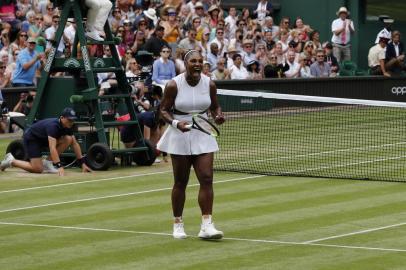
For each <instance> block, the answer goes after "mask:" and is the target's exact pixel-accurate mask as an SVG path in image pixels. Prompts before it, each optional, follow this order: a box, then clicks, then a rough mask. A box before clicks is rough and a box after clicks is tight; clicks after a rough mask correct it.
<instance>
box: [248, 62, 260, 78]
mask: <svg viewBox="0 0 406 270" xmlns="http://www.w3.org/2000/svg"><path fill="white" fill-rule="evenodd" d="M247 71H248V79H251V80H261V79H262V73H261V72H260V68H259V63H258V61H255V60H252V61H251V62H249V63H248V65H247Z"/></svg>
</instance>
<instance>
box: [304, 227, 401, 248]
mask: <svg viewBox="0 0 406 270" xmlns="http://www.w3.org/2000/svg"><path fill="white" fill-rule="evenodd" d="M404 225H406V222H403V223H398V224H393V225H388V226H383V227H377V228H371V229H366V230H362V231H356V232H351V233H345V234H339V235H334V236H329V237H324V238H319V239H314V240H309V241H306V242H303V243H305V244H310V243H316V242H321V241H325V240H330V239H337V238H342V237H346V236H351V235H357V234H363V233H369V232H376V231H381V230H385V229H389V228H396V227H400V226H404Z"/></svg>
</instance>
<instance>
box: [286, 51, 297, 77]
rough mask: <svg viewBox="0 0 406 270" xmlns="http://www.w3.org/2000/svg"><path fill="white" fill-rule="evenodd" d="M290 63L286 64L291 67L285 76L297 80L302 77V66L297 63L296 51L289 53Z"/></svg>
mask: <svg viewBox="0 0 406 270" xmlns="http://www.w3.org/2000/svg"><path fill="white" fill-rule="evenodd" d="M287 55H288V57H287V58H288V61H287V62H286V63H287V64H288V65H289V70H287V71H285V76H286V77H287V78H297V77H299V75H300V65H299V63H298V62H296V61H295V59H296V53H295V52H294V51H288V53H287Z"/></svg>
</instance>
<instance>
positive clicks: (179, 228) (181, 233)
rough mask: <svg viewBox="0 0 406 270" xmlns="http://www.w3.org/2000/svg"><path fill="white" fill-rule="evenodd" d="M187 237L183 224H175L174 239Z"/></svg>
mask: <svg viewBox="0 0 406 270" xmlns="http://www.w3.org/2000/svg"><path fill="white" fill-rule="evenodd" d="M186 237H187V235H186V233H185V228H184V224H183V222H181V223H173V238H175V239H185V238H186Z"/></svg>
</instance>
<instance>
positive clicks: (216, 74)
mask: <svg viewBox="0 0 406 270" xmlns="http://www.w3.org/2000/svg"><path fill="white" fill-rule="evenodd" d="M211 79H212V80H229V79H230V71H229V70H228V69H226V59H225V58H224V57H221V58H220V59H219V61H218V62H217V68H216V69H215V70H214V71H213V72H212V73H211Z"/></svg>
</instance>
